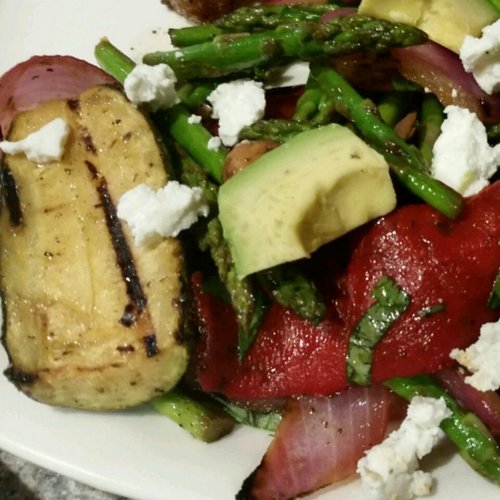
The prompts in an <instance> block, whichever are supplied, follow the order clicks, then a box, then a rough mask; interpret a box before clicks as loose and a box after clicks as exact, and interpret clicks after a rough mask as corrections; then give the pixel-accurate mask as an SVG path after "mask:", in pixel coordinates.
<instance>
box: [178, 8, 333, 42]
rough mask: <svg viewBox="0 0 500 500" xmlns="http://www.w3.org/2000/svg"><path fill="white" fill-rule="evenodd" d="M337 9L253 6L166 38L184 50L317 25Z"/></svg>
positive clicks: (181, 30) (180, 29)
mask: <svg viewBox="0 0 500 500" xmlns="http://www.w3.org/2000/svg"><path fill="white" fill-rule="evenodd" d="M336 8H337V6H336V5H328V4H320V5H256V6H252V7H240V8H239V9H236V10H235V11H233V12H231V13H229V14H227V15H225V16H223V17H221V18H219V19H217V20H216V21H214V22H213V23H212V24H201V25H198V26H190V27H187V28H174V29H170V30H169V32H168V34H169V35H170V40H171V41H172V44H173V45H174V46H176V47H187V46H189V45H195V44H197V43H203V42H208V41H210V40H213V39H214V38H215V37H217V36H221V35H224V34H228V33H245V32H248V33H251V32H254V31H259V30H260V31H262V30H270V29H274V28H277V27H278V26H279V25H282V24H289V23H298V22H300V21H319V20H320V19H321V17H322V16H323V15H324V14H326V13H327V12H330V11H333V10H335V9H336Z"/></svg>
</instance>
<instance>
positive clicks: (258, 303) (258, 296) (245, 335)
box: [238, 288, 269, 362]
mask: <svg viewBox="0 0 500 500" xmlns="http://www.w3.org/2000/svg"><path fill="white" fill-rule="evenodd" d="M254 300H255V308H254V311H253V314H252V318H251V320H250V326H249V328H248V330H243V329H241V328H240V330H239V331H238V358H239V360H240V362H241V361H243V358H244V357H245V354H246V353H247V351H248V349H250V347H251V345H252V344H253V342H254V340H255V338H256V337H257V333H259V328H260V325H261V324H262V321H263V319H264V316H265V314H266V311H267V309H268V305H269V304H268V300H267V298H266V296H265V295H264V293H263V292H262V291H261V290H259V289H258V288H256V289H255V291H254Z"/></svg>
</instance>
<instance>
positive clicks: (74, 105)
mask: <svg viewBox="0 0 500 500" xmlns="http://www.w3.org/2000/svg"><path fill="white" fill-rule="evenodd" d="M67 103H68V108H69V109H70V110H71V111H73V112H75V113H78V111H80V101H79V100H78V99H68V101H67Z"/></svg>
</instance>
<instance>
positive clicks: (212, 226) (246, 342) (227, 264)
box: [199, 217, 267, 360]
mask: <svg viewBox="0 0 500 500" xmlns="http://www.w3.org/2000/svg"><path fill="white" fill-rule="evenodd" d="M199 244H200V248H201V249H202V250H204V251H208V252H210V255H211V257H212V260H213V261H214V263H215V266H216V268H217V272H218V275H219V277H220V279H221V281H222V283H224V285H225V286H226V289H227V291H228V293H229V297H230V301H231V305H232V306H233V309H234V311H235V313H236V321H237V323H238V355H239V358H240V360H241V359H243V358H244V356H245V354H246V352H247V351H248V349H249V348H250V346H251V345H252V343H253V341H254V340H255V337H256V336H257V333H258V331H259V328H260V325H261V323H262V320H263V318H264V315H265V312H266V310H267V301H266V298H265V296H264V295H263V292H262V291H261V290H260V289H259V288H258V287H256V286H255V284H254V283H253V280H252V278H250V277H247V278H243V279H240V278H238V276H237V274H236V270H235V268H234V265H233V259H232V256H231V251H230V250H229V247H228V245H227V243H226V240H224V237H223V235H222V226H221V224H220V221H219V219H218V218H217V217H214V218H213V219H212V220H210V222H209V223H208V224H207V226H206V230H205V232H204V234H203V235H202V236H201V238H200V241H199Z"/></svg>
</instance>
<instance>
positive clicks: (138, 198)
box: [117, 181, 209, 245]
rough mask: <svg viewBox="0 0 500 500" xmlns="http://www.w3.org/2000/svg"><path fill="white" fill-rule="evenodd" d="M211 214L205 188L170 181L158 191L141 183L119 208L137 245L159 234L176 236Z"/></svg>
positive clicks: (123, 196) (125, 194) (123, 197)
mask: <svg viewBox="0 0 500 500" xmlns="http://www.w3.org/2000/svg"><path fill="white" fill-rule="evenodd" d="M208 212H209V207H208V205H207V203H206V202H205V200H204V198H203V193H202V190H201V188H198V187H195V188H190V187H189V186H185V185H183V184H179V183H178V182H177V181H169V182H167V184H166V185H165V186H164V187H163V188H160V189H158V190H157V191H155V190H153V189H151V188H150V187H149V186H147V185H146V184H139V185H138V186H136V187H134V188H133V189H131V190H129V191H127V192H126V193H124V194H123V195H122V196H121V197H120V199H119V200H118V205H117V215H118V217H119V218H120V219H122V220H124V221H125V222H126V223H127V224H128V225H129V227H130V229H131V231H132V235H133V236H134V241H135V244H136V245H143V244H145V243H147V242H148V241H149V240H151V239H152V238H153V237H155V236H157V235H160V236H164V237H166V236H173V237H175V236H177V235H178V234H179V233H180V232H181V231H183V230H184V229H188V228H189V227H191V226H192V225H193V224H194V223H195V222H196V221H197V220H198V217H200V216H203V217H206V216H207V215H208Z"/></svg>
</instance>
